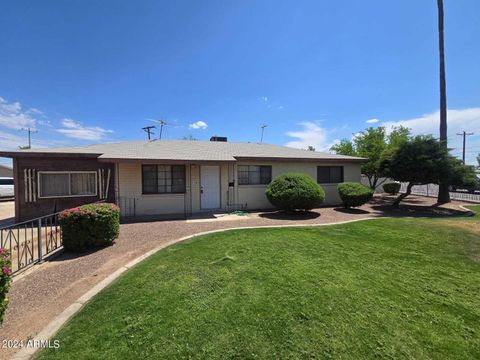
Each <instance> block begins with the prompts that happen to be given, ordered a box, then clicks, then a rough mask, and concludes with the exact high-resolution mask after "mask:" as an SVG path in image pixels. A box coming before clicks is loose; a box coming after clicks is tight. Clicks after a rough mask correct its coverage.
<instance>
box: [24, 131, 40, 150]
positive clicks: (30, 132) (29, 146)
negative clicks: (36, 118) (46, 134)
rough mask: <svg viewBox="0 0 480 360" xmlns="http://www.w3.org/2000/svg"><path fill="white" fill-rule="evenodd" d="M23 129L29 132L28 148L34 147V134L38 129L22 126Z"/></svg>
mask: <svg viewBox="0 0 480 360" xmlns="http://www.w3.org/2000/svg"><path fill="white" fill-rule="evenodd" d="M22 130H23V131H26V132H28V148H27V149H31V148H32V134H35V133H37V132H38V131H37V130H32V129H31V128H22Z"/></svg>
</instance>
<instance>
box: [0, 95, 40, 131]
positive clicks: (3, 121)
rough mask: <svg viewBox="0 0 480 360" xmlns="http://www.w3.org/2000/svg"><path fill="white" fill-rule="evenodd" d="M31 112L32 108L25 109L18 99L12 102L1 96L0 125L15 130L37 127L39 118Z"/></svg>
mask: <svg viewBox="0 0 480 360" xmlns="http://www.w3.org/2000/svg"><path fill="white" fill-rule="evenodd" d="M31 114H32V112H31V109H30V110H26V111H23V110H22V105H21V104H20V103H19V102H18V101H17V102H13V103H11V102H8V101H7V100H5V99H4V98H2V97H0V126H4V127H6V128H9V129H15V130H20V129H21V128H26V127H30V128H35V125H36V122H37V120H36V119H35V118H34V117H32V116H31Z"/></svg>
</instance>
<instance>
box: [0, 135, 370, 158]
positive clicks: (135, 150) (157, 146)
mask: <svg viewBox="0 0 480 360" xmlns="http://www.w3.org/2000/svg"><path fill="white" fill-rule="evenodd" d="M28 153H36V154H38V153H45V154H52V155H53V154H57V153H58V154H59V155H60V154H92V155H98V156H99V158H100V159H119V160H120V159H145V160H184V161H235V160H237V159H262V158H263V159H272V160H273V159H278V160H281V159H291V160H295V159H298V160H310V161H311V160H340V161H362V160H363V159H362V158H358V157H353V156H344V155H336V154H329V153H321V152H317V151H307V150H301V149H295V148H290V147H286V146H278V145H269V144H258V143H235V142H215V141H191V140H151V141H149V140H145V141H126V142H116V143H104V144H97V145H87V146H72V147H62V148H47V149H30V150H21V151H12V152H2V153H1V154H0V155H2V154H3V155H4V156H8V155H7V154H9V155H10V156H13V157H15V156H18V155H20V156H25V155H27V154H28Z"/></svg>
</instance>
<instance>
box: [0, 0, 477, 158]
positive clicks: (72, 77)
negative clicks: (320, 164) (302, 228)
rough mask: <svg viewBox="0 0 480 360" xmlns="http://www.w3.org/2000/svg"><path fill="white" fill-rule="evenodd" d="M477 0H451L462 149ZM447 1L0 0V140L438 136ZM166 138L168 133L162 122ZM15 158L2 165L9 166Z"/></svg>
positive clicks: (283, 141) (449, 24) (452, 68)
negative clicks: (402, 132) (378, 130)
mask: <svg viewBox="0 0 480 360" xmlns="http://www.w3.org/2000/svg"><path fill="white" fill-rule="evenodd" d="M479 13H480V2H479V1H478V0H445V48H446V71H447V103H448V109H449V110H448V121H449V130H448V131H449V138H448V141H449V146H450V147H451V148H453V150H452V154H453V155H455V156H459V157H460V156H461V146H462V143H461V141H462V138H461V137H460V136H458V135H456V134H457V133H458V132H461V131H463V130H465V131H468V132H473V133H474V135H471V136H468V137H467V149H466V155H467V163H471V164H474V163H476V161H475V157H476V156H477V154H478V153H479V152H480V70H479V66H478V64H480V47H479V46H478V44H479V39H480V17H479V16H478V14H479ZM438 83H439V80H438V34H437V8H436V1H435V0H421V1H418V0H402V1H385V0H367V1H356V0H349V1H347V0H338V1H331V0H328V1H325V0H312V1H303V0H296V1H280V0H276V1H267V0H255V1H250V0H242V1H233V0H222V1H210V0H205V1H193V0H192V1H184V0H175V1H158V0H152V1H150V0H142V1H118V0H117V1H107V0H104V1H94V0H82V1H77V0H70V1H63V0H57V1H54V0H43V1H24V0H17V1H3V2H1V3H0V149H1V150H11V149H17V148H18V146H20V145H23V146H24V145H27V133H26V132H25V131H23V130H22V128H23V129H25V128H28V127H30V128H32V129H34V130H35V131H36V132H35V133H33V134H32V139H33V140H32V147H36V148H39V147H54V146H66V145H68V146H70V145H84V144H90V143H98V142H113V141H127V140H141V139H146V133H145V132H144V131H143V130H142V127H145V126H148V125H155V123H154V122H153V121H152V120H156V119H163V120H165V121H166V122H167V124H168V125H166V126H165V127H164V130H163V136H162V137H163V138H164V139H181V138H183V137H190V136H191V137H193V138H196V139H199V140H208V139H209V138H210V136H212V135H219V136H227V137H228V139H229V141H251V142H258V141H260V136H261V126H262V125H263V124H266V125H267V127H266V128H265V134H264V142H268V143H272V144H279V145H287V146H293V147H299V148H306V147H308V146H309V145H312V146H314V147H315V148H316V149H317V151H328V150H329V148H330V146H331V145H332V144H334V143H336V142H338V141H339V140H340V139H343V138H347V139H348V138H351V137H352V135H353V134H355V133H358V132H359V131H361V130H364V129H365V128H367V127H369V126H387V127H388V128H390V127H391V126H395V125H399V124H402V125H405V126H408V127H410V128H411V129H412V131H413V132H414V133H415V134H433V135H434V136H438V121H439V113H438V108H439V85H438ZM155 136H158V130H157V131H156V134H155ZM9 161H10V160H8V159H1V158H0V162H3V163H7V164H8V163H9Z"/></svg>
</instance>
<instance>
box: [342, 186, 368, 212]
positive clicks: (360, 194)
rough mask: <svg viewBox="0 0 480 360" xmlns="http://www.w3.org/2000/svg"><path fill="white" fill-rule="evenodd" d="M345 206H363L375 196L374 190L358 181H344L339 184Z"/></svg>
mask: <svg viewBox="0 0 480 360" xmlns="http://www.w3.org/2000/svg"><path fill="white" fill-rule="evenodd" d="M337 188H338V192H339V194H340V198H341V199H342V202H343V206H345V207H346V208H351V207H356V206H361V205H363V204H366V203H367V202H369V201H370V199H371V198H372V197H373V190H372V189H370V188H368V187H366V186H364V185H362V184H360V183H356V182H344V183H340V184H338V186H337Z"/></svg>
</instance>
